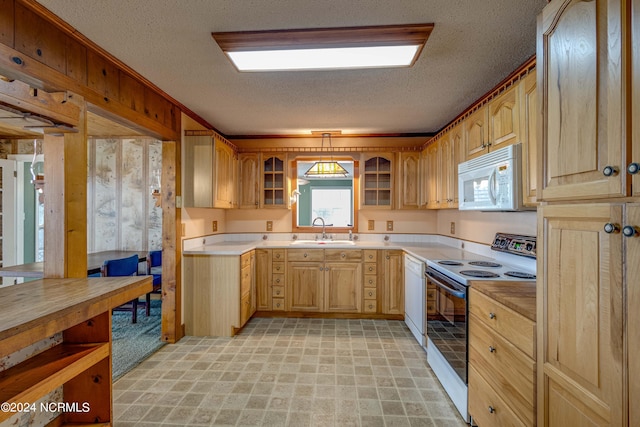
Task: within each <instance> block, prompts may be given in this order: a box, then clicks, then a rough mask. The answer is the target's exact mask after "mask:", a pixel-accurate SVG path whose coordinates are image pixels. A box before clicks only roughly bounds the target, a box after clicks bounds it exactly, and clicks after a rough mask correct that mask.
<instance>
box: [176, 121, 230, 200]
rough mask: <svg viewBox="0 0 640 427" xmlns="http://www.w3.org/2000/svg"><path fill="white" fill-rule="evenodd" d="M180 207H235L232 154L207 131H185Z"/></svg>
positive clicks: (217, 137) (216, 137)
mask: <svg viewBox="0 0 640 427" xmlns="http://www.w3.org/2000/svg"><path fill="white" fill-rule="evenodd" d="M183 155H184V162H183V164H184V167H183V171H184V182H183V192H182V193H183V206H185V207H195V208H222V209H229V208H232V207H235V205H236V204H237V202H236V197H235V195H236V191H235V181H236V175H237V165H236V153H235V152H234V150H233V148H232V147H231V146H230V145H229V144H227V143H226V142H225V141H224V139H222V138H221V137H219V136H218V135H211V132H210V131H185V137H184V151H183Z"/></svg>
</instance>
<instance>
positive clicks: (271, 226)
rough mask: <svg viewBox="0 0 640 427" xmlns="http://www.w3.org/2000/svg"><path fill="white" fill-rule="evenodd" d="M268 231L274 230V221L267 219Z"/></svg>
mask: <svg viewBox="0 0 640 427" xmlns="http://www.w3.org/2000/svg"><path fill="white" fill-rule="evenodd" d="M267 231H273V221H267Z"/></svg>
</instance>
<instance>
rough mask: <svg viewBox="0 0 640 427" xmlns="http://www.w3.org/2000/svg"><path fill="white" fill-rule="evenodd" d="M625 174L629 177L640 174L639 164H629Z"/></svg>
mask: <svg viewBox="0 0 640 427" xmlns="http://www.w3.org/2000/svg"><path fill="white" fill-rule="evenodd" d="M627 172H629V173H630V174H631V175H635V174H637V173H638V172H640V163H635V162H634V163H629V166H627Z"/></svg>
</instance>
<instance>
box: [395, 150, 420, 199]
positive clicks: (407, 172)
mask: <svg viewBox="0 0 640 427" xmlns="http://www.w3.org/2000/svg"><path fill="white" fill-rule="evenodd" d="M398 158H399V162H398V164H399V167H398V171H399V176H398V179H397V181H396V182H397V183H398V187H399V188H398V189H397V194H398V203H397V206H396V208H397V209H417V208H418V207H419V206H420V153H419V152H417V151H408V152H400V153H399V154H398Z"/></svg>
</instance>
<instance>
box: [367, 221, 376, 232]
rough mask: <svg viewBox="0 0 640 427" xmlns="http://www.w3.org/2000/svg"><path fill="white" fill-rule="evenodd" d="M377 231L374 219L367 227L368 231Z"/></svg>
mask: <svg viewBox="0 0 640 427" xmlns="http://www.w3.org/2000/svg"><path fill="white" fill-rule="evenodd" d="M375 229H376V222H375V221H374V220H373V219H370V220H369V223H368V226H367V230H375Z"/></svg>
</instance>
